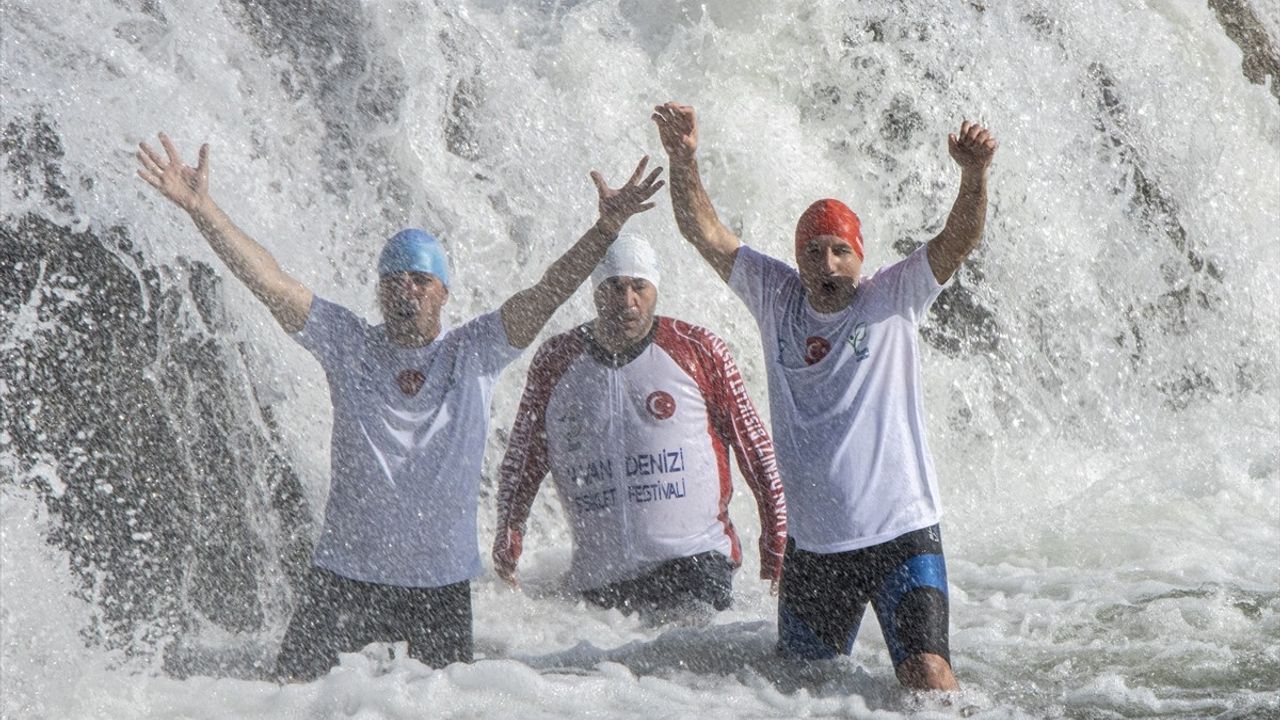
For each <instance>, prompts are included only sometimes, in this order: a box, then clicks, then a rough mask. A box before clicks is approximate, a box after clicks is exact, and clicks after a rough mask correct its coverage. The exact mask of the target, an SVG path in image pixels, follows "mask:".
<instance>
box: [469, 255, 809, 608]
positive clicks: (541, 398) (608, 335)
mask: <svg viewBox="0 0 1280 720" xmlns="http://www.w3.org/2000/svg"><path fill="white" fill-rule="evenodd" d="M591 282H592V284H593V285H594V287H595V295H594V299H595V305H596V311H597V315H596V318H595V319H594V320H592V321H590V322H587V323H584V324H582V325H580V326H578V327H577V328H574V329H573V330H570V331H569V332H566V333H563V334H561V335H557V336H555V337H553V338H551V339H550V340H548V341H547V342H546V343H544V344H543V345H542V347H541V348H539V349H538V353H537V355H536V356H535V357H534V360H533V365H532V366H531V367H530V368H529V376H528V381H527V383H526V385H525V391H524V397H523V398H522V399H521V403H520V410H519V412H518V414H517V416H516V421H515V423H514V427H513V429H512V433H511V440H510V442H509V444H508V446H507V455H506V458H505V460H504V461H503V463H502V470H501V474H500V481H499V489H498V527H497V535H496V537H495V538H494V543H493V562H494V567H495V568H496V569H497V571H498V574H499V575H500V576H502V577H503V578H504V579H505V580H507V581H508V582H509V583H511V584H513V585H515V584H516V580H515V573H516V564H517V563H518V562H519V560H520V555H521V552H522V549H523V542H524V531H525V521H526V519H527V518H528V516H529V510H530V508H531V506H532V505H533V500H534V497H535V496H536V495H537V492H538V487H539V485H540V484H541V483H542V480H543V478H544V477H545V476H546V474H547V473H548V472H550V473H551V476H552V478H553V479H554V480H555V485H556V491H557V494H558V495H559V498H560V504H561V505H562V506H563V508H564V510H565V514H566V516H567V517H568V519H569V528H570V531H571V533H572V537H573V557H572V561H571V563H570V567H569V573H568V576H567V577H566V578H565V580H566V584H567V586H568V589H569V590H570V591H572V592H574V593H577V594H580V595H581V596H582V597H584V598H585V599H587V600H588V601H590V602H591V603H593V604H595V605H597V606H600V607H605V608H617V609H619V610H621V611H622V612H623V613H625V614H630V613H631V612H633V611H635V612H639V613H640V615H641V617H642V618H644V619H645V620H646V621H649V622H660V621H663V620H667V619H672V620H685V621H689V620H695V621H696V620H698V619H705V618H707V617H709V616H710V610H711V609H714V610H723V609H725V608H727V607H729V604H730V599H731V595H730V593H731V589H732V576H733V572H734V570H735V569H736V568H737V567H738V566H739V565H740V564H741V562H742V548H741V545H740V543H739V540H738V534H737V531H736V529H735V528H734V525H733V522H732V521H731V520H730V519H729V511H728V508H729V498H730V496H731V495H732V492H733V485H732V480H731V477H730V473H729V450H730V448H732V450H733V452H734V455H735V456H736V458H737V462H738V469H739V471H740V472H741V473H742V475H743V477H744V478H745V479H746V481H747V486H748V487H749V488H750V489H751V491H752V493H753V494H754V495H755V498H756V505H757V507H758V509H759V514H760V524H761V533H760V543H759V552H760V577H761V578H763V579H766V580H770V581H774V582H776V581H777V579H778V577H779V573H780V571H781V568H782V553H783V550H784V548H785V546H786V505H785V502H784V500H783V497H782V484H781V481H780V480H779V478H778V471H777V466H776V464H775V462H774V456H773V446H772V444H771V443H770V441H769V436H768V433H767V432H766V431H765V428H764V424H763V423H762V422H761V421H760V418H759V417H758V416H757V415H756V411H755V407H754V405H753V404H752V402H751V399H750V398H749V397H748V396H747V393H746V388H745V387H744V385H743V383H742V378H741V376H740V375H739V373H738V369H737V366H736V364H735V363H734V361H733V358H732V357H731V356H730V354H729V351H728V348H726V347H725V345H724V343H723V342H722V341H721V340H720V338H718V337H716V336H715V335H713V334H711V333H710V332H708V331H707V330H705V329H703V328H700V327H697V326H694V325H690V324H688V323H684V322H681V321H679V320H674V319H672V318H669V317H661V316H655V315H654V309H655V307H656V305H657V301H658V287H659V272H658V262H657V257H656V256H655V254H654V252H653V248H652V247H651V246H650V245H649V244H648V243H647V242H645V241H644V240H641V239H639V238H637V237H634V236H631V237H623V238H622V239H620V240H618V241H617V242H616V243H614V245H613V247H611V248H609V252H608V253H607V254H606V255H605V259H604V260H603V261H602V262H601V263H600V265H599V267H597V268H596V270H595V271H594V272H593V273H592V275H591Z"/></svg>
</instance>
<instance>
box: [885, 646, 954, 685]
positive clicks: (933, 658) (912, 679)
mask: <svg viewBox="0 0 1280 720" xmlns="http://www.w3.org/2000/svg"><path fill="white" fill-rule="evenodd" d="M894 671H895V672H896V673H897V675H898V682H900V683H902V686H903V687H906V688H910V689H912V690H959V689H960V685H959V684H957V683H956V676H955V675H954V674H952V672H951V664H950V663H948V662H947V661H946V659H945V658H943V657H942V656H941V655H934V654H933V653H920V654H918V655H911V656H909V657H908V658H907V659H906V660H903V661H902V662H900V663H898V666H897V667H896V668H894Z"/></svg>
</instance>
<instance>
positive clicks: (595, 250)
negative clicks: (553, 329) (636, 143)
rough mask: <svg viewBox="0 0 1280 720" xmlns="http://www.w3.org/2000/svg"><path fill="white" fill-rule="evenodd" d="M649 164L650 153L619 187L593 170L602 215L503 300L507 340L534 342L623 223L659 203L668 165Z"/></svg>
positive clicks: (524, 344)
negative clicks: (655, 198) (530, 280)
mask: <svg viewBox="0 0 1280 720" xmlns="http://www.w3.org/2000/svg"><path fill="white" fill-rule="evenodd" d="M648 164H649V156H647V155H646V156H645V157H643V158H641V159H640V164H639V165H636V170H635V172H633V173H631V179H629V180H628V181H627V183H626V184H625V185H623V186H622V187H620V188H618V189H616V190H615V189H613V188H610V187H609V186H608V184H606V183H605V181H604V178H603V177H601V175H600V173H598V172H595V171H592V172H591V180H592V181H593V182H594V183H595V184H596V192H597V193H598V194H599V196H600V203H599V206H600V218H599V219H598V220H596V224H595V225H593V226H592V227H591V229H590V230H588V231H587V233H586V234H585V235H583V236H582V237H581V238H579V239H578V242H576V243H574V244H573V247H571V248H569V249H568V251H566V252H565V254H563V255H561V256H560V257H559V258H558V259H557V260H556V261H555V262H553V263H551V266H550V267H548V268H547V271H546V272H545V273H543V274H542V279H541V280H539V281H538V283H537V284H536V285H534V286H533V287H531V288H527V289H524V290H521V291H520V292H518V293H516V294H515V295H512V296H511V297H510V298H509V299H508V300H507V301H506V302H505V303H503V304H502V326H503V328H504V329H506V331H507V342H509V343H511V345H512V347H518V348H523V347H528V346H529V343H531V342H533V339H534V338H536V337H537V336H538V333H539V332H541V331H542V328H543V326H545V325H546V324H547V321H548V320H550V319H551V316H552V315H554V314H555V312H556V309H558V308H559V307H560V306H561V305H563V304H564V302H565V301H566V300H568V299H569V298H570V296H572V295H573V291H574V290H577V289H578V286H579V285H581V284H582V281H583V280H586V279H587V277H588V276H590V275H591V271H592V270H593V269H595V266H596V265H597V264H598V263H599V262H600V260H601V259H602V258H603V257H604V254H605V253H606V252H607V251H608V250H609V246H610V245H612V244H613V241H614V240H616V239H618V231H619V230H621V229H622V226H623V224H625V223H626V222H627V220H628V219H630V218H631V216H632V215H635V214H636V213H641V212H644V211H645V210H649V209H650V208H652V207H653V203H651V202H646V201H647V200H648V199H649V198H651V197H653V194H654V193H656V192H658V190H659V189H661V188H662V186H663V184H664V183H663V182H662V181H661V180H658V175H659V174H661V173H662V168H655V169H654V170H653V172H651V173H649V174H648V175H647V176H645V175H644V169H645V167H646V166H647V165H648ZM641 177H643V178H644V179H643V180H642V179H641Z"/></svg>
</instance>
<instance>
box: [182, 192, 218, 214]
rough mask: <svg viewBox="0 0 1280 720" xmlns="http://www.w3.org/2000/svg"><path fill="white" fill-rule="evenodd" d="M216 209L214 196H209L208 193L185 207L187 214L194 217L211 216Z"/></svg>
mask: <svg viewBox="0 0 1280 720" xmlns="http://www.w3.org/2000/svg"><path fill="white" fill-rule="evenodd" d="M215 209H217V205H216V204H214V202H213V198H211V197H209V196H208V195H205V196H204V197H202V198H199V199H198V200H196V201H194V202H192V203H191V204H190V205H188V206H186V208H185V210H186V211H187V214H188V215H190V216H191V217H193V218H207V217H210V216H211V215H212V214H213V212H214V210H215Z"/></svg>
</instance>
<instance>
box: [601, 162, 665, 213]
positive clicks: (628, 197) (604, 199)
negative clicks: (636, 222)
mask: <svg viewBox="0 0 1280 720" xmlns="http://www.w3.org/2000/svg"><path fill="white" fill-rule="evenodd" d="M648 165H649V156H648V155H645V156H644V157H642V158H640V164H639V165H636V170H635V172H633V173H631V178H630V179H629V180H627V183H626V184H625V185H623V186H622V187H620V188H617V189H614V188H611V187H609V185H608V183H606V182H605V181H604V177H602V176H601V175H600V173H598V172H596V171H594V170H593V171H591V180H592V182H594V183H595V184H596V192H597V193H598V194H599V196H600V217H601V219H603V220H604V221H605V222H607V223H608V224H609V225H610V226H612V229H613V230H614V231H615V232H616V231H617V230H619V229H621V228H622V225H623V223H625V222H626V221H627V220H628V219H629V218H630V217H631V216H632V215H635V214H636V213H641V212H644V211H645V210H648V209H650V208H652V207H653V205H654V204H653V203H651V202H646V201H647V200H648V199H649V198H651V197H653V194H654V193H656V192H658V190H660V189H661V188H662V186H663V185H664V184H665V183H664V182H663V181H661V180H659V179H658V176H659V175H661V174H662V168H660V167H658V168H654V169H653V172H651V173H649V174H648V175H647V176H645V178H644V179H643V180H641V179H640V177H641V176H642V175H644V169H645V168H646V167H647V166H648Z"/></svg>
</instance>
